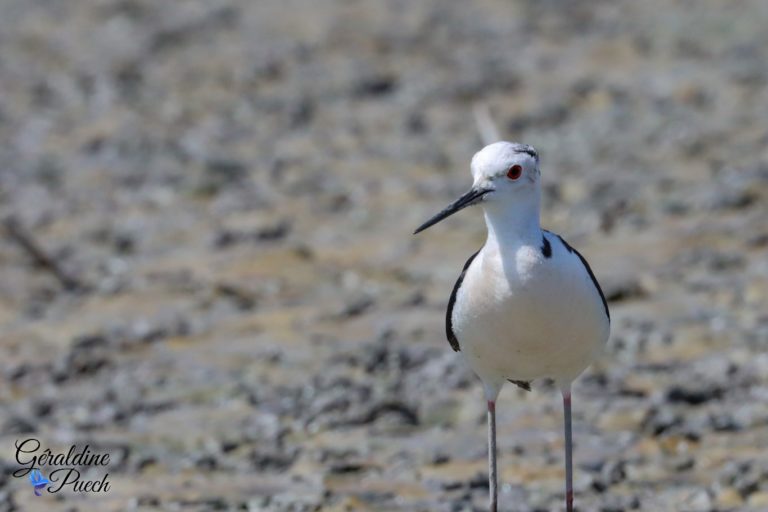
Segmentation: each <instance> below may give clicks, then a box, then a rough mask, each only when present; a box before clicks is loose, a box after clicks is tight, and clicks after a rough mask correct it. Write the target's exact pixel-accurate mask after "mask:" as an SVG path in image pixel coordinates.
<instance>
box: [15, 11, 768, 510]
mask: <svg viewBox="0 0 768 512" xmlns="http://www.w3.org/2000/svg"><path fill="white" fill-rule="evenodd" d="M0 9H1V10H0V215H2V217H3V218H9V216H11V215H12V216H14V218H15V219H16V220H17V222H18V225H19V226H21V227H22V229H24V230H26V231H27V232H28V234H29V236H31V237H32V238H33V239H34V240H35V241H36V242H37V243H38V244H39V245H40V246H41V248H42V249H43V250H44V251H45V252H46V253H47V254H48V255H50V257H52V258H54V259H55V260H56V261H57V262H58V263H59V265H60V266H61V270H62V272H65V273H67V274H68V275H70V276H71V278H72V279H74V280H76V281H77V282H78V284H79V289H77V290H74V291H65V290H64V289H63V287H62V284H61V283H60V282H59V281H57V280H56V279H55V278H54V277H53V276H52V274H51V272H50V271H48V270H46V269H45V268H40V266H39V265H37V266H36V265H35V262H34V261H32V260H31V259H30V257H29V254H28V253H27V252H25V251H24V250H22V248H21V247H20V245H19V243H18V240H14V239H13V238H11V237H10V236H8V234H7V233H6V234H5V236H3V237H2V238H0V339H1V340H2V342H1V346H0V350H2V356H1V357H0V372H2V376H3V383H4V385H3V386H1V387H0V400H1V401H2V407H0V446H2V447H3V449H2V452H0V453H2V460H3V464H4V466H5V469H6V471H5V476H4V477H3V478H2V479H0V485H2V489H1V490H0V510H2V511H11V510H25V511H26V510H29V511H37V510H62V511H63V510H66V511H75V510H83V511H85V510H99V511H104V512H109V511H119V510H142V511H160V510H167V511H173V510H180V511H208V510H249V511H257V510H266V511H283V510H292V511H308V510H323V511H346V510H349V511H352V510H355V511H357V510H371V511H372V510H377V511H394V510H403V511H426V510H430V511H464V510H483V508H484V506H485V503H486V493H487V489H486V483H485V478H486V477H485V474H486V473H485V472H486V468H485V464H486V462H485V461H486V459H485V426H484V404H483V401H482V394H481V391H480V388H479V386H478V385H477V384H476V383H475V380H474V378H473V377H472V375H471V374H470V373H469V372H468V371H467V370H466V368H465V367H464V366H463V365H462V364H461V362H460V361H459V360H458V358H457V357H456V356H455V355H454V354H453V352H451V351H450V349H449V347H448V345H447V343H446V342H445V340H444V334H443V326H442V323H443V314H444V313H443V312H444V307H445V303H446V301H447V297H448V294H449V292H450V289H451V287H452V285H453V282H454V280H455V278H456V276H457V274H458V271H459V269H460V266H461V264H462V263H463V262H464V260H465V259H466V257H467V256H468V255H469V254H471V253H472V252H473V251H474V250H476V249H477V247H479V246H480V244H481V243H482V239H483V236H484V227H483V224H482V222H481V219H480V216H479V215H478V214H477V213H475V214H471V213H470V214H467V215H465V216H461V218H456V219H452V220H450V221H448V222H447V223H446V224H445V225H441V226H440V227H439V228H436V229H435V230H434V231H430V232H429V233H425V234H424V235H423V236H420V237H412V236H411V231H412V230H413V228H414V227H415V226H417V225H418V224H419V223H420V221H422V220H424V219H425V218H426V217H427V216H428V215H430V214H431V213H433V212H435V211H436V210H437V209H438V208H440V207H442V206H443V205H444V204H445V203H446V202H447V201H448V200H450V199H451V198H453V197H454V196H455V195H456V194H457V193H458V192H460V191H462V190H463V189H464V188H465V187H466V186H467V184H468V183H469V176H468V163H469V159H470V158H471V156H472V154H473V153H474V152H475V151H476V150H477V149H479V147H480V142H479V140H478V137H477V133H476V130H475V127H474V123H473V118H472V113H471V111H472V105H473V104H474V103H475V102H476V101H487V102H488V104H489V106H490V108H491V110H492V112H493V114H494V116H495V118H496V119H497V121H498V122H499V124H500V126H501V127H502V129H503V131H504V133H505V134H506V135H508V136H509V137H510V138H512V139H515V140H519V141H524V142H527V143H530V144H533V145H535V146H536V147H537V149H539V151H540V152H541V153H542V154H543V160H542V165H543V173H544V179H545V184H546V190H545V196H546V199H545V209H546V212H545V215H544V219H545V224H546V226H547V227H548V228H550V229H553V230H555V231H558V232H561V233H562V234H563V235H564V236H566V238H568V239H569V241H570V242H571V243H573V244H574V245H575V246H577V247H578V248H579V249H580V250H582V252H583V253H585V255H586V256H587V257H588V258H589V260H590V261H591V262H592V266H593V268H594V269H595V271H596V274H597V276H598V278H599V279H600V280H601V281H602V282H603V284H604V288H605V290H606V292H607V295H608V296H609V298H610V299H611V309H612V313H613V319H614V320H613V334H612V338H611V342H610V344H609V347H608V349H607V350H606V353H605V356H604V358H603V360H602V361H600V362H599V363H598V364H596V365H594V367H593V368H591V369H590V370H589V371H588V372H587V373H586V374H585V375H584V376H583V377H582V378H581V379H580V380H579V382H578V384H577V386H576V393H575V402H574V404H575V414H576V418H575V421H576V424H575V435H576V439H577V452H576V464H577V467H578V471H577V475H576V482H575V483H576V489H577V503H578V506H579V510H581V511H582V512H586V511H600V512H614V511H625V510H642V511H648V512H660V511H684V512H707V511H719V512H724V511H764V510H768V449H767V448H766V447H768V407H767V406H766V404H767V403H768V356H766V354H765V348H766V345H768V309H767V308H766V305H767V304H768V297H767V295H768V260H767V259H766V248H767V247H768V222H766V220H768V207H767V206H766V204H768V203H767V202H766V200H767V199H768V152H767V151H766V144H767V143H768V125H767V124H766V119H768V89H766V85H767V83H768V65H767V64H766V62H768V32H767V31H766V30H765V26H766V22H768V3H765V2H762V1H760V0H751V1H735V2H718V1H714V0H707V1H690V0H689V1H682V0H652V1H650V0H649V1H644V2H634V1H629V0H625V1H619V2H608V1H586V0H581V1H569V2H564V1H555V0H544V1H534V0H530V1H517V2H507V1H501V0H498V1H490V0H486V1H478V2H460V1H458V0H454V1H438V0H431V1H420V2H409V1H405V0H391V1H379V2H370V1H369V2H365V1H356V0H337V1H332V0H322V1H309V0H283V1H279V2H278V1H263V0H259V1H251V2H249V1H246V0H239V1H237V0H221V1H219V0H213V1H202V0H201V1H177V2H152V1H149V0H90V1H87V0H59V1H55V2H52V1H45V0H2V2H0ZM560 421H561V420H560V409H559V401H558V397H557V394H556V393H555V392H554V390H553V389H552V388H551V387H549V386H548V385H547V383H536V385H535V389H534V391H533V392H532V393H529V394H525V393H522V392H519V391H515V390H513V389H511V388H510V389H508V390H506V391H505V392H504V393H503V395H502V399H501V403H500V405H499V435H500V449H501V468H500V469H501V476H502V479H503V482H504V486H503V488H502V504H503V508H502V510H505V511H509V510H515V511H523V512H534V511H552V510H561V507H562V505H561V501H562V489H561V486H562V480H561V479H562V469H561V466H562V460H561V459H562V441H561V434H560V429H561V426H560V425H561V423H560ZM29 436H35V437H38V438H40V439H41V440H43V441H44V443H46V444H48V445H51V446H55V447H56V446H57V447H61V448H62V449H66V447H67V446H68V445H70V444H72V443H78V444H79V445H83V444H85V443H89V444H90V445H91V446H92V447H93V448H95V449H97V450H101V451H107V452H109V453H110V454H111V457H112V463H111V465H110V479H111V480H112V482H113V489H112V490H111V491H110V492H109V493H107V494H106V495H104V496H98V495H87V496H78V495H75V494H73V493H71V492H70V493H61V494H59V495H57V496H45V497H41V498H35V497H34V496H33V495H32V491H31V488H30V486H29V485H28V483H27V482H26V481H24V480H23V479H15V478H12V477H10V476H9V473H10V472H11V471H13V470H15V469H16V466H15V461H14V460H13V456H14V450H13V443H14V442H15V441H16V440H17V439H21V438H25V437H29Z"/></svg>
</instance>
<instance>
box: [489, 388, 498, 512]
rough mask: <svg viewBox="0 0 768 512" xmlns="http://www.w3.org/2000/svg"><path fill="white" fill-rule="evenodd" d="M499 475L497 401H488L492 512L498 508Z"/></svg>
mask: <svg viewBox="0 0 768 512" xmlns="http://www.w3.org/2000/svg"><path fill="white" fill-rule="evenodd" d="M497 483H498V474H497V471H496V401H495V400H488V489H489V491H490V497H491V505H490V509H491V512H496V509H497V507H498V495H499V494H498V487H497Z"/></svg>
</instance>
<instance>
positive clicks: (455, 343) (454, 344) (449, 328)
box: [445, 250, 480, 352]
mask: <svg viewBox="0 0 768 512" xmlns="http://www.w3.org/2000/svg"><path fill="white" fill-rule="evenodd" d="M479 252H480V251H479V250H478V251H477V252H476V253H475V254H473V255H472V256H470V257H469V259H468V260H467V262H466V263H465V264H464V268H462V269H461V274H459V278H458V279H457V280H456V284H455V285H453V291H452V292H451V298H450V299H448V311H446V313H445V334H446V336H448V343H450V344H451V348H452V349H453V351H454V352H458V351H460V350H461V347H460V346H459V340H458V338H456V335H455V334H454V333H453V322H452V321H451V316H453V305H454V303H455V302H456V294H458V293H459V288H461V283H462V282H463V281H464V274H466V273H467V269H468V268H469V266H470V265H471V264H472V260H474V259H475V256H477V255H478V253H479Z"/></svg>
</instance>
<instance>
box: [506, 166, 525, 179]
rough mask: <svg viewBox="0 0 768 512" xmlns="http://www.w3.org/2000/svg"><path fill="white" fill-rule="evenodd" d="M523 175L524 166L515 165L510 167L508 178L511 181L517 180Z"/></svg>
mask: <svg viewBox="0 0 768 512" xmlns="http://www.w3.org/2000/svg"><path fill="white" fill-rule="evenodd" d="M522 175H523V166H522V165H517V164H515V165H513V166H512V167H510V168H509V170H508V171H507V178H509V179H511V180H516V179H517V178H519V177H520V176H522Z"/></svg>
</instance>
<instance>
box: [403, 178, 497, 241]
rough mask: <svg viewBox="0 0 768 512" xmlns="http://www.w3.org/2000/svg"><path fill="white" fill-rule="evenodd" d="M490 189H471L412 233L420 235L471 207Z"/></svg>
mask: <svg viewBox="0 0 768 512" xmlns="http://www.w3.org/2000/svg"><path fill="white" fill-rule="evenodd" d="M490 191H491V189H487V188H473V189H470V190H469V192H467V193H466V194H464V195H463V196H461V197H460V198H458V199H457V200H456V201H454V202H452V203H451V204H449V205H448V206H446V207H445V209H444V210H443V211H441V212H440V213H438V214H437V215H435V216H434V217H432V218H431V219H429V220H428V221H427V222H425V223H424V224H422V225H421V226H419V227H418V228H416V231H414V232H413V234H414V235H415V234H416V233H420V232H422V231H424V230H425V229H427V228H428V227H430V226H434V225H435V224H437V223H438V222H440V221H441V220H443V219H445V218H447V217H450V216H451V215H453V214H454V213H456V212H458V211H459V210H463V209H464V208H466V207H467V206H472V205H473V204H475V203H476V202H478V201H479V200H480V198H482V197H483V196H484V195H485V194H487V193H488V192H490Z"/></svg>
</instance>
